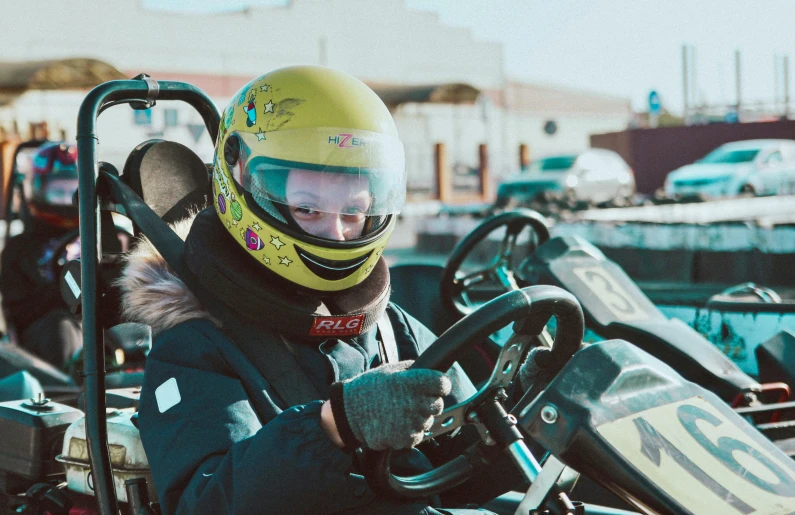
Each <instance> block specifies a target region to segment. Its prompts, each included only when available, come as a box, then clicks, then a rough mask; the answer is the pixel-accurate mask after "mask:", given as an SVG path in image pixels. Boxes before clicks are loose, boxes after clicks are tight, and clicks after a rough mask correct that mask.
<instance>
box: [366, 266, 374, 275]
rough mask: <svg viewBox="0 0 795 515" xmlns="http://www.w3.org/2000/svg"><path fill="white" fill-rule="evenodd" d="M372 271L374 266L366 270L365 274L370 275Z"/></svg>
mask: <svg viewBox="0 0 795 515" xmlns="http://www.w3.org/2000/svg"><path fill="white" fill-rule="evenodd" d="M372 271H373V265H370V266H368V267H367V268H365V269H364V273H365V274H369V273H370V272H372Z"/></svg>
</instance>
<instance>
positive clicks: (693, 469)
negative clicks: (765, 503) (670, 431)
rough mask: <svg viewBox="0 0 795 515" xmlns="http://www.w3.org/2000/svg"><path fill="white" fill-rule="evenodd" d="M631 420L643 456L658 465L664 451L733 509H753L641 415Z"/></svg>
mask: <svg viewBox="0 0 795 515" xmlns="http://www.w3.org/2000/svg"><path fill="white" fill-rule="evenodd" d="M633 422H635V427H637V429H638V433H640V441H641V446H642V447H641V452H642V453H643V455H644V456H646V457H647V458H649V460H650V461H651V462H652V463H654V464H655V465H657V466H658V467H659V466H660V461H661V456H660V451H661V450H662V451H665V453H666V454H667V455H668V456H670V457H671V458H673V460H674V461H676V462H677V463H678V464H679V466H680V467H682V468H683V469H685V470H686V471H687V472H688V474H690V475H691V476H693V477H694V478H696V479H697V480H698V481H699V483H701V484H702V485H704V486H706V487H707V488H709V489H710V491H712V492H713V493H714V494H715V495H717V496H719V497H720V498H722V499H724V500H726V502H727V503H729V504H731V505H732V506H733V507H734V508H735V509H737V510H738V511H740V513H744V514H748V513H753V512H754V511H755V510H754V508H752V507H751V506H749V505H748V504H746V503H745V502H743V501H742V500H741V499H738V498H737V497H735V496H734V495H732V493H731V492H730V491H728V490H727V489H726V488H724V487H723V486H721V484H720V483H718V482H717V481H715V480H714V479H712V478H711V477H709V476H708V475H707V474H706V472H704V471H703V470H701V468H700V467H699V466H698V465H696V464H695V463H693V462H692V461H690V459H689V458H688V457H687V456H685V455H684V454H683V453H682V451H680V450H679V449H677V448H676V446H674V445H673V444H672V443H671V442H669V441H668V439H667V438H665V437H664V436H662V435H661V434H660V433H658V432H657V430H656V429H654V427H653V426H652V425H651V424H649V423H648V422H647V421H646V420H645V419H644V418H643V417H638V418H636V419H635V420H633Z"/></svg>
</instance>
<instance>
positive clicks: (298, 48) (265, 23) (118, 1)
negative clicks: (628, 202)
mask: <svg viewBox="0 0 795 515" xmlns="http://www.w3.org/2000/svg"><path fill="white" fill-rule="evenodd" d="M3 18H4V25H5V26H6V27H12V30H4V31H0V48H2V53H0V60H3V61H30V60H42V59H57V58H68V57H75V56H80V57H90V58H94V59H98V60H102V61H104V62H107V63H109V64H111V65H112V66H114V67H116V68H117V69H119V70H121V71H122V72H123V73H125V74H126V75H128V76H130V77H132V76H134V75H137V74H138V73H142V72H144V73H148V74H149V75H151V76H152V77H154V78H156V79H159V80H184V81H187V82H191V83H193V84H195V85H196V86H198V87H200V88H202V89H203V90H205V91H206V92H207V93H208V95H209V96H210V97H211V98H212V99H213V101H214V102H215V103H216V104H217V105H218V106H219V108H220V107H222V106H223V105H225V104H226V102H227V100H228V99H229V98H231V96H232V95H233V94H234V92H235V91H236V90H237V89H238V88H239V87H240V86H242V85H243V84H244V83H245V82H247V81H248V80H249V79H250V78H252V77H253V76H256V75H258V74H260V73H263V72H265V71H267V70H270V69H274V68H277V67H281V66H286V65H290V64H320V65H328V66H331V67H334V68H337V69H341V70H343V71H346V72H349V73H351V74H353V75H355V76H357V77H359V78H360V79H362V80H364V81H365V82H367V83H369V84H371V85H373V87H374V88H376V89H377V90H378V87H385V86H400V87H406V86H408V87H418V88H419V87H424V86H428V85H434V86H442V85H447V84H465V85H468V86H469V87H471V88H473V89H474V90H476V91H477V92H479V93H480V94H479V95H476V96H475V97H470V98H468V99H467V100H466V101H465V102H459V101H458V100H457V99H452V100H451V99H441V100H440V99H438V98H436V99H435V98H427V99H422V98H419V99H413V97H411V96H409V97H407V100H408V101H404V102H400V103H398V104H395V105H394V106H390V107H391V108H392V110H393V113H394V116H395V119H396V122H397V125H398V129H399V131H400V134H401V138H402V139H403V141H404V144H405V146H406V153H407V165H408V169H409V184H410V187H411V188H412V189H413V190H414V191H415V192H418V193H423V192H424V193H427V194H430V195H432V194H433V189H434V166H435V165H434V146H435V144H436V143H444V145H445V148H446V153H447V156H448V158H447V163H448V165H449V166H450V167H451V168H452V170H453V175H454V176H456V175H460V176H462V177H466V176H467V175H468V174H469V172H470V171H471V169H472V168H473V167H477V166H478V156H479V145H480V144H484V143H485V144H486V145H488V155H489V165H490V166H489V168H490V171H491V177H492V180H494V181H498V180H499V177H500V176H502V175H504V174H507V173H510V172H511V171H515V170H516V168H517V167H518V166H519V154H518V145H519V144H520V143H525V144H527V145H528V146H529V147H530V152H531V155H533V156H539V155H544V154H549V153H553V152H561V151H565V152H570V151H577V150H581V149H583V148H587V147H588V145H589V140H588V136H589V134H592V133H594V132H606V131H616V130H622V129H624V128H626V126H627V125H628V123H629V122H630V120H631V109H630V103H629V100H628V99H614V98H608V97H604V96H602V95H592V94H589V93H585V92H576V91H561V90H560V89H559V88H555V87H551V86H550V87H542V86H534V85H529V84H518V83H514V82H510V81H508V80H507V79H506V77H505V71H504V66H503V48H502V45H501V44H500V43H495V42H487V41H480V40H477V39H476V38H474V37H473V36H472V34H471V31H470V30H469V29H466V28H461V27H453V26H449V25H445V24H443V23H441V22H440V21H439V18H438V16H437V15H436V14H433V13H429V12H422V11H414V10H410V9H408V8H406V7H405V6H404V5H403V2H402V1H400V0H293V1H292V2H290V3H289V4H288V5H286V6H282V7H262V8H250V9H246V10H243V11H236V12H228V13H220V14H219V13H213V14H187V13H174V12H166V11H158V10H149V9H145V8H143V7H142V6H141V5H140V3H138V2H137V1H136V0H71V1H69V2H49V1H45V0H30V1H28V2H25V3H24V4H21V3H18V4H15V6H14V7H13V8H12V9H4V11H3ZM32 20H35V23H33V22H32ZM84 95H85V91H81V90H74V91H69V90H67V91H35V90H33V91H27V92H25V93H23V94H21V95H18V96H16V97H15V98H14V99H13V101H11V102H8V103H6V104H4V105H3V104H2V103H0V127H2V128H4V129H5V130H6V131H10V130H13V129H14V128H17V130H19V128H25V127H27V126H28V125H29V124H30V123H34V122H41V121H46V122H47V123H48V126H49V127H50V130H51V135H52V134H55V135H59V134H63V135H64V136H65V137H66V138H67V139H74V137H75V120H76V115H77V108H78V106H79V104H80V102H81V101H82V98H83V96H84ZM553 129H554V130H553ZM99 136H100V145H99V148H100V153H101V155H102V158H103V159H106V160H108V161H111V162H113V163H114V164H116V165H117V166H118V167H121V166H123V161H124V157H125V156H126V154H127V153H128V152H129V151H130V150H131V149H132V148H133V147H134V146H135V145H136V144H138V143H140V142H141V141H144V140H146V139H149V138H157V137H162V138H166V139H172V140H175V141H179V142H181V143H183V144H186V145H188V146H190V147H191V148H193V149H194V150H196V152H197V153H198V154H199V156H200V157H202V158H203V159H205V160H209V159H210V156H211V154H212V143H211V142H210V139H209V137H208V135H207V132H206V131H203V130H202V127H201V118H200V117H199V115H198V114H197V113H195V112H193V111H192V108H190V107H189V106H187V105H168V104H167V103H162V107H161V108H156V109H153V110H152V112H151V113H142V112H133V111H132V110H130V109H129V108H127V107H124V106H120V107H114V108H112V109H110V110H108V111H107V112H106V113H104V114H103V115H102V116H101V117H100V122H99Z"/></svg>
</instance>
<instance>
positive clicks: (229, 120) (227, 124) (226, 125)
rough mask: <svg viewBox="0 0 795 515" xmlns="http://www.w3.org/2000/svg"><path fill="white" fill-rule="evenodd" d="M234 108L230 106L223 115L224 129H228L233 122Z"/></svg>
mask: <svg viewBox="0 0 795 515" xmlns="http://www.w3.org/2000/svg"><path fill="white" fill-rule="evenodd" d="M234 116H235V110H234V109H232V108H231V107H230V108H228V109H227V110H226V116H224V131H226V130H228V129H229V127H231V126H232V124H233V123H234V122H235V120H234Z"/></svg>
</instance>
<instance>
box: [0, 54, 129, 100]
mask: <svg viewBox="0 0 795 515" xmlns="http://www.w3.org/2000/svg"><path fill="white" fill-rule="evenodd" d="M126 78H127V77H126V76H125V75H124V74H123V73H122V72H120V71H119V70H117V69H116V68H114V67H113V66H111V65H110V64H108V63H105V62H102V61H99V60H97V59H83V58H74V59H55V60H48V61H18V62H3V61H0V105H5V104H9V103H11V102H13V101H14V99H15V98H16V97H18V96H19V95H21V94H22V93H24V92H25V91H28V90H53V89H86V88H92V87H94V86H96V85H98V84H102V83H103V82H106V81H109V80H118V79H126Z"/></svg>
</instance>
